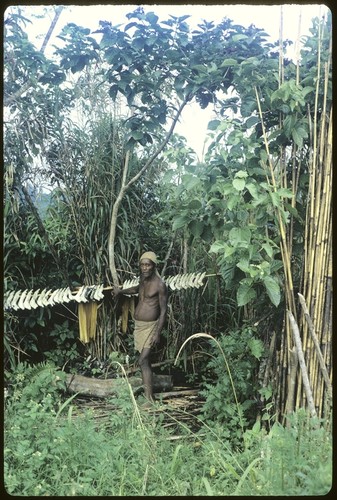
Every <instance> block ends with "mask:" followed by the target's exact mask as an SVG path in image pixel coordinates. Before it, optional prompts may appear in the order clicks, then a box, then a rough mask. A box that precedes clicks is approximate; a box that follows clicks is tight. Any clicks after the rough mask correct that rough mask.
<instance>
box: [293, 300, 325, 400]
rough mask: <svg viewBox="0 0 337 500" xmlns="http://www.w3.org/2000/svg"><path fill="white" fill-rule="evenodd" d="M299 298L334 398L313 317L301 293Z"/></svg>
mask: <svg viewBox="0 0 337 500" xmlns="http://www.w3.org/2000/svg"><path fill="white" fill-rule="evenodd" d="M298 297H299V300H300V304H301V306H302V309H303V312H304V316H305V319H306V320H307V323H308V326H309V332H310V334H311V337H312V339H313V342H314V345H315V348H316V353H317V357H318V360H319V364H320V367H321V371H322V375H323V378H324V381H325V383H326V386H327V389H328V392H329V396H330V397H332V385H331V383H330V380H329V374H328V371H327V369H326V366H325V362H324V359H323V355H322V351H321V348H320V345H319V342H318V338H317V336H316V333H315V328H314V325H313V322H312V320H311V317H310V314H309V311H308V308H307V304H306V302H305V299H304V297H303V295H301V294H300V293H299V294H298Z"/></svg>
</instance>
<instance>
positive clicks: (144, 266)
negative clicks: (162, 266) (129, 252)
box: [139, 252, 157, 278]
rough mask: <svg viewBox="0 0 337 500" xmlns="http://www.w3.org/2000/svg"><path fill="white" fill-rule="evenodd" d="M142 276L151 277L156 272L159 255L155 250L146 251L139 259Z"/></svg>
mask: <svg viewBox="0 0 337 500" xmlns="http://www.w3.org/2000/svg"><path fill="white" fill-rule="evenodd" d="M139 266H140V271H141V274H142V276H144V278H149V277H151V276H152V275H153V274H155V273H156V266H157V256H156V254H155V253H154V252H145V253H143V255H142V256H141V258H140V259H139Z"/></svg>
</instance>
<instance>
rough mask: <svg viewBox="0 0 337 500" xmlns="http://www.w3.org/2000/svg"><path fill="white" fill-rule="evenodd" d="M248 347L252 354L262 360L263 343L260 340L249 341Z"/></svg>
mask: <svg viewBox="0 0 337 500" xmlns="http://www.w3.org/2000/svg"><path fill="white" fill-rule="evenodd" d="M248 347H249V349H250V352H251V354H252V355H253V356H254V357H255V358H256V359H260V358H261V356H262V354H263V343H262V342H261V340H259V339H254V338H252V339H249V340H248Z"/></svg>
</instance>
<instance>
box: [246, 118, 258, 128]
mask: <svg viewBox="0 0 337 500" xmlns="http://www.w3.org/2000/svg"><path fill="white" fill-rule="evenodd" d="M259 121H260V119H259V118H258V117H257V116H250V117H249V118H248V119H247V120H246V127H247V128H250V127H253V126H254V125H256V124H257V123H258V122H259Z"/></svg>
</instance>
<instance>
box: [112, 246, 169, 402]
mask: <svg viewBox="0 0 337 500" xmlns="http://www.w3.org/2000/svg"><path fill="white" fill-rule="evenodd" d="M139 262H140V280H139V285H137V286H134V287H130V288H126V289H124V290H122V289H120V288H118V287H114V295H115V297H118V295H121V294H123V295H134V294H137V293H138V296H139V300H138V304H137V306H136V309H135V314H134V321H135V328H134V341H135V349H136V350H137V351H139V352H140V356H139V359H138V364H139V366H140V369H141V372H142V379H143V385H144V394H145V397H146V399H147V400H148V402H149V404H151V403H153V401H154V398H153V375H152V369H151V363H150V354H151V348H152V347H153V346H154V345H156V344H158V343H159V341H160V333H161V331H162V329H163V326H164V323H165V319H166V311H167V299H168V292H167V286H166V285H165V283H164V281H163V280H162V279H161V277H160V275H159V273H158V271H157V256H156V254H155V253H154V252H145V253H144V254H143V255H142V256H141V258H140V261H139Z"/></svg>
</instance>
